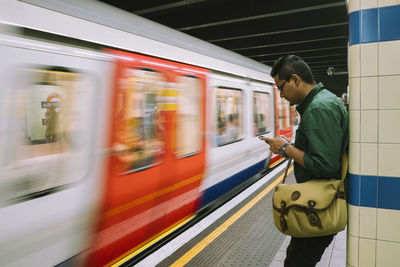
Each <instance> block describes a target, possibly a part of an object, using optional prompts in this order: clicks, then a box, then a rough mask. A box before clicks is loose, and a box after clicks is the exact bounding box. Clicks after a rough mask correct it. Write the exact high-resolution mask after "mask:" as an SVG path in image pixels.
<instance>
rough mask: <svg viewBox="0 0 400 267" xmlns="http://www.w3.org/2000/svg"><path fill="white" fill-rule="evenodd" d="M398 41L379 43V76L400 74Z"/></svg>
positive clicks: (399, 43)
mask: <svg viewBox="0 0 400 267" xmlns="http://www.w3.org/2000/svg"><path fill="white" fill-rule="evenodd" d="M399 50H400V41H390V42H379V75H399V74H400V64H399V62H400V53H399Z"/></svg>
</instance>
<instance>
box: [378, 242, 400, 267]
mask: <svg viewBox="0 0 400 267" xmlns="http://www.w3.org/2000/svg"><path fill="white" fill-rule="evenodd" d="M399 254H400V243H394V242H387V241H381V240H377V249H376V267H392V266H393V267H395V266H399Z"/></svg>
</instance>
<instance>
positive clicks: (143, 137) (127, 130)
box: [114, 69, 165, 173]
mask: <svg viewBox="0 0 400 267" xmlns="http://www.w3.org/2000/svg"><path fill="white" fill-rule="evenodd" d="M123 77H124V78H123V79H122V80H121V81H120V88H119V93H118V95H117V96H118V99H117V107H116V118H115V129H116V130H115V143H114V152H116V155H117V156H118V159H119V164H118V166H117V169H118V171H121V172H123V173H126V172H130V171H139V170H143V169H146V168H148V167H150V166H153V165H155V164H157V163H158V162H159V161H160V160H161V155H162V154H163V152H164V117H163V115H162V114H161V112H160V110H159V103H158V102H159V99H160V93H161V90H162V88H163V87H164V85H165V80H164V76H163V75H162V74H160V73H158V72H156V71H153V70H151V69H127V70H126V71H125V74H124V75H123Z"/></svg>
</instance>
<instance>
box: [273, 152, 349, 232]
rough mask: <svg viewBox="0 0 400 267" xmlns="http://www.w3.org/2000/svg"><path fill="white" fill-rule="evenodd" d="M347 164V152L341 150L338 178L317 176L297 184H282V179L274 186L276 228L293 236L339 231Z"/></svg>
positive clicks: (342, 225)
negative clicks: (339, 175)
mask: <svg viewBox="0 0 400 267" xmlns="http://www.w3.org/2000/svg"><path fill="white" fill-rule="evenodd" d="M289 165H290V162H289V163H288V167H289ZM347 168H348V160H347V153H344V154H343V157H342V179H341V180H335V179H318V180H310V181H307V182H304V183H299V184H284V181H283V183H282V184H280V185H278V186H276V189H275V192H274V195H273V216H274V223H275V226H276V228H277V229H278V230H279V231H280V232H282V233H284V234H286V235H290V236H294V237H315V236H324V235H330V234H335V233H338V232H340V231H342V230H343V229H344V228H345V227H346V224H347V203H346V198H345V192H344V179H345V177H346V175H347ZM286 174H287V169H286ZM286 174H285V178H286Z"/></svg>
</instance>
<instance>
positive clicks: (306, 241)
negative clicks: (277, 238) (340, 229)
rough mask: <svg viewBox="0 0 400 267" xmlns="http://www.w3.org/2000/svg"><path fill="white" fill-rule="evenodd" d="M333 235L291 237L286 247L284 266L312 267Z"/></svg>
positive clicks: (319, 258)
mask: <svg viewBox="0 0 400 267" xmlns="http://www.w3.org/2000/svg"><path fill="white" fill-rule="evenodd" d="M334 237H335V235H327V236H319V237H292V238H291V240H290V244H289V246H288V247H287V249H286V259H285V267H314V266H315V265H316V264H317V263H318V262H319V261H320V260H321V257H322V255H323V254H324V251H325V249H326V248H327V247H328V246H329V244H330V243H331V242H332V240H333V238H334Z"/></svg>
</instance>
